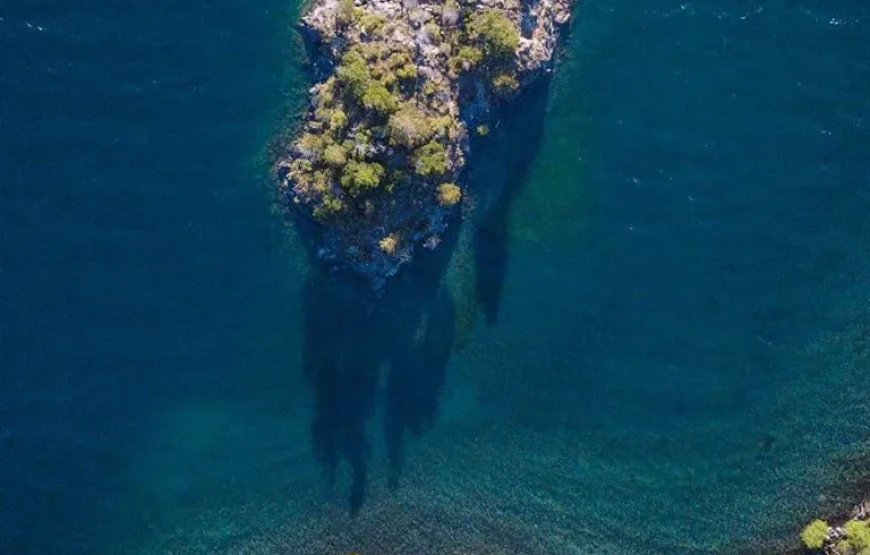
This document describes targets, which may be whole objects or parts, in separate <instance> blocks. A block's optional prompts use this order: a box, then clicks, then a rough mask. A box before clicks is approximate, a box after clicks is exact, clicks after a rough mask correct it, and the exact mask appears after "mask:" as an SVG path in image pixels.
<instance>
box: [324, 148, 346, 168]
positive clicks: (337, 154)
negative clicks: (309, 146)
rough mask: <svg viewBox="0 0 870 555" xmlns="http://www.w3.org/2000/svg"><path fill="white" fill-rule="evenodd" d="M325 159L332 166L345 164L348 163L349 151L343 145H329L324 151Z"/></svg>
mask: <svg viewBox="0 0 870 555" xmlns="http://www.w3.org/2000/svg"><path fill="white" fill-rule="evenodd" d="M323 161H324V162H326V163H327V164H329V165H330V166H334V167H340V166H343V165H345V164H346V163H347V152H346V151H345V150H344V148H343V147H342V146H341V145H336V144H332V145H329V146H328V147H326V149H324V151H323Z"/></svg>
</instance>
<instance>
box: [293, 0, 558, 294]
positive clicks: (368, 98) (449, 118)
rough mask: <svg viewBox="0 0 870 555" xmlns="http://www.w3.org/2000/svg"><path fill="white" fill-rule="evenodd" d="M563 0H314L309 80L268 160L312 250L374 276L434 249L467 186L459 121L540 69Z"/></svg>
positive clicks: (309, 18)
mask: <svg viewBox="0 0 870 555" xmlns="http://www.w3.org/2000/svg"><path fill="white" fill-rule="evenodd" d="M571 1H572V0H481V1H479V2H473V1H467V2H464V3H462V4H459V3H456V2H454V1H453V0H448V1H447V2H426V1H425V0H356V2H354V1H353V0H320V1H319V2H316V3H315V4H314V5H313V6H312V7H311V8H310V10H309V11H308V12H307V14H306V15H305V16H304V17H303V19H302V23H301V27H302V29H303V33H304V35H305V37H306V39H307V40H309V41H310V42H311V45H312V47H313V48H312V51H313V52H314V53H315V54H314V56H315V59H313V60H311V61H312V66H313V67H314V69H315V74H316V78H317V81H318V82H317V84H316V85H314V86H313V87H312V88H311V91H310V93H311V104H310V108H309V111H308V114H307V119H306V121H305V124H304V125H303V126H302V131H301V132H300V133H299V135H298V136H297V137H296V139H295V140H294V141H293V143H292V144H291V145H290V146H289V148H288V149H287V151H286V152H285V153H284V154H283V155H282V156H281V158H280V159H279V161H278V163H277V165H276V168H277V171H278V176H279V180H280V187H281V191H282V193H283V195H284V198H285V199H286V200H287V202H288V204H289V205H291V206H294V207H296V209H297V210H298V212H299V213H300V214H301V215H302V216H303V217H312V218H314V219H315V220H316V221H317V222H318V224H319V231H320V232H321V238H320V239H319V244H318V248H317V250H316V252H317V253H318V256H319V257H320V258H321V259H323V260H325V261H327V262H329V263H331V264H334V265H335V266H338V267H343V268H350V269H352V270H354V271H356V272H358V273H360V274H362V275H363V276H365V277H367V278H369V279H371V280H372V282H373V283H374V284H375V285H376V286H379V285H381V284H383V283H384V281H385V280H386V278H388V277H389V276H391V275H393V274H395V273H396V272H397V271H398V269H399V267H400V266H401V265H402V264H404V263H406V262H409V261H410V260H411V259H412V257H413V252H414V249H415V248H419V247H423V248H436V247H437V245H438V244H439V243H440V235H441V234H442V233H443V232H444V230H445V229H446V226H447V225H448V222H449V220H450V218H451V217H452V216H453V214H454V212H456V211H457V210H458V205H459V204H460V200H461V199H462V198H465V197H467V192H466V191H465V190H464V188H463V186H462V182H461V180H460V179H459V177H460V173H461V171H462V169H463V167H464V166H465V162H466V157H467V155H468V153H469V141H468V133H469V129H475V128H478V127H479V126H480V124H482V123H483V122H484V121H486V120H487V119H488V117H489V114H490V112H491V110H492V109H493V108H494V107H495V106H497V105H499V104H502V103H504V102H507V101H509V100H510V99H512V98H514V97H515V96H516V94H517V93H518V92H519V91H520V90H521V89H522V88H523V87H524V86H525V85H527V84H528V83H530V82H531V81H532V80H534V79H535V78H536V77H537V76H539V75H540V74H541V73H542V72H543V71H545V70H546V69H548V68H549V66H550V64H551V63H552V60H553V53H554V49H555V47H556V43H557V39H558V30H559V27H560V26H561V25H563V24H564V23H566V22H567V21H568V19H569V17H570V8H571Z"/></svg>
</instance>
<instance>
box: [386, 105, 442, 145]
mask: <svg viewBox="0 0 870 555" xmlns="http://www.w3.org/2000/svg"><path fill="white" fill-rule="evenodd" d="M387 132H388V133H389V136H390V142H391V143H393V144H395V145H400V146H404V147H406V148H414V147H416V146H419V145H421V144H423V143H424V142H426V141H427V140H429V138H430V137H431V136H432V133H433V130H432V126H431V125H430V123H429V118H428V117H427V116H426V114H425V113H423V112H422V111H421V110H418V109H417V108H415V107H413V106H411V105H406V106H404V107H403V108H401V109H400V110H399V111H397V112H396V113H395V114H393V115H392V116H390V120H389V121H388V122H387Z"/></svg>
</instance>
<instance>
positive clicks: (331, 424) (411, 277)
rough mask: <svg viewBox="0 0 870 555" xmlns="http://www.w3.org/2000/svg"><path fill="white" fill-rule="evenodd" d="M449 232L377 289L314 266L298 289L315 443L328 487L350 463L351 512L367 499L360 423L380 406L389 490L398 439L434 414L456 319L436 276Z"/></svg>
mask: <svg viewBox="0 0 870 555" xmlns="http://www.w3.org/2000/svg"><path fill="white" fill-rule="evenodd" d="M456 228H458V225H454V226H452V229H453V231H452V233H449V235H448V236H446V237H444V241H443V242H442V244H441V245H440V246H439V248H438V249H436V250H435V251H425V252H418V253H417V255H416V258H415V260H414V262H413V263H412V264H411V265H409V266H408V267H406V268H404V269H403V271H402V272H400V273H399V275H397V276H395V277H393V278H391V279H390V280H389V281H388V283H387V284H386V286H385V290H384V291H383V292H382V294H381V295H376V294H375V293H374V292H373V291H372V288H371V285H370V283H368V282H366V281H364V280H362V279H360V278H358V277H356V276H351V275H347V274H346V273H342V272H335V271H330V270H329V269H328V268H325V267H323V266H322V265H321V264H319V263H316V262H314V263H312V267H311V270H310V272H309V275H308V278H307V280H306V283H305V286H304V288H303V290H302V303H301V306H302V309H303V312H304V314H303V321H304V334H305V337H304V348H303V349H304V351H303V369H304V373H305V378H306V381H307V382H308V384H309V386H310V387H311V391H312V393H313V396H314V414H313V417H312V422H311V441H312V446H313V449H314V454H315V457H316V458H317V460H318V461H319V462H320V463H321V464H322V465H323V468H324V471H325V475H326V479H327V481H328V483H329V485H330V487H335V484H336V472H337V470H338V468H339V466H340V465H341V464H342V462H345V463H347V465H348V466H349V467H350V471H351V486H350V496H349V500H348V502H349V509H350V513H351V515H356V514H357V513H358V512H359V510H360V508H361V507H362V505H363V502H364V499H365V493H366V484H367V476H368V474H369V461H370V459H371V456H370V455H371V451H372V449H371V443H370V441H369V439H368V437H367V432H366V426H367V423H368V422H369V421H370V420H371V419H372V418H373V417H374V415H375V412H376V409H377V408H378V407H379V406H382V407H383V424H382V426H383V428H382V429H383V437H384V443H385V447H386V453H387V464H388V480H389V485H390V486H391V487H396V486H397V485H398V480H399V477H400V475H401V473H402V466H403V460H404V442H405V438H406V437H407V435H408V434H410V435H419V434H421V433H422V432H423V431H425V430H426V428H427V427H428V426H429V425H430V424H431V422H432V421H433V419H434V418H435V416H436V414H437V411H438V401H439V398H440V394H441V390H442V388H443V385H444V381H445V376H446V368H447V363H448V361H449V358H450V354H451V351H452V347H453V340H454V320H455V315H454V313H455V309H454V303H453V299H452V298H451V296H450V294H449V292H448V290H447V288H446V287H444V286H442V283H441V282H442V276H443V274H444V270H445V268H446V265H447V262H448V260H449V258H450V255H451V252H452V250H453V247H454V245H455V243H456Z"/></svg>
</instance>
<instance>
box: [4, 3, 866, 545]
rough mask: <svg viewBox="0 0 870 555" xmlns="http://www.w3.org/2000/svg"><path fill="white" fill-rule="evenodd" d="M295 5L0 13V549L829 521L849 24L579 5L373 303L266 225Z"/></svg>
mask: <svg viewBox="0 0 870 555" xmlns="http://www.w3.org/2000/svg"><path fill="white" fill-rule="evenodd" d="M298 9H299V8H298V6H295V5H287V4H285V3H279V2H277V1H275V0H264V1H263V2H258V3H255V4H250V3H243V2H234V1H223V2H219V3H205V2H188V3H185V4H184V5H177V3H170V2H166V1H165V0H161V1H158V2H156V3H151V4H147V5H146V4H143V5H132V4H131V5H124V4H117V3H110V2H105V1H103V0H89V1H87V2H83V3H79V4H77V5H76V8H75V10H72V11H71V10H70V9H69V8H68V7H65V6H61V5H56V6H55V5H46V4H41V5H40V4H39V3H25V2H13V3H5V4H3V5H2V6H0V44H2V45H3V48H2V51H0V56H2V58H3V61H4V66H3V67H4V69H3V70H2V71H0V93H2V96H0V98H2V101H0V126H2V127H0V129H2V136H3V137H4V139H3V142H2V147H0V157H2V161H3V162H4V164H3V165H2V166H0V187H2V189H0V195H2V197H0V201H2V202H0V214H2V220H0V221H2V230H3V233H2V244H3V256H2V276H3V289H2V291H3V297H4V298H3V302H2V307H3V308H2V325H3V333H2V370H0V372H2V373H0V553H3V554H6V553H10V554H15V555H29V554H38V555H48V554H52V553H58V554H65V555H68V554H78V553H82V554H103V553H106V554H108V553H125V554H143V555H144V554H158V553H160V554H164V553H174V554H180V553H185V554H187V553H190V554H192V553H197V554H199V553H203V554H205V553H209V554H212V553H227V554H230V553H233V554H235V553H239V554H241V553H245V554H254V553H256V554H269V555H271V554H278V553H282V554H283V553H300V554H320V553H323V554H328V553H329V554H332V553H346V552H350V551H355V552H359V553H360V554H361V555H367V554H400V553H410V552H420V553H477V554H487V553H517V554H519V553H522V554H524V555H525V554H534V553H547V554H550V553H553V554H557V553H558V554H563V553H708V552H710V551H718V552H726V553H727V552H736V551H739V550H741V549H745V548H746V546H747V545H751V544H753V543H754V542H758V541H759V539H760V538H761V539H767V540H777V539H782V538H786V539H788V538H790V537H793V534H794V531H795V529H796V528H797V527H798V526H799V525H800V523H801V522H802V521H803V520H805V519H806V518H808V516H809V515H810V514H811V513H813V512H814V511H817V510H820V509H823V508H827V507H830V506H832V505H836V504H837V501H838V500H840V499H841V497H840V495H841V494H843V493H844V492H843V491H841V489H839V488H834V487H833V486H834V485H835V484H834V483H833V482H835V481H836V480H837V478H838V477H837V476H836V475H835V474H834V469H835V468H837V467H836V466H832V463H834V462H835V461H836V460H837V458H838V457H840V456H843V455H847V454H849V453H853V452H854V451H855V450H856V449H861V443H860V442H862V441H866V440H867V438H868V434H870V424H868V423H870V414H868V412H870V410H868V407H870V403H867V397H868V394H867V385H866V384H867V383H868V377H870V346H868V343H870V337H868V329H870V314H868V305H870V249H868V248H867V244H868V239H870V218H868V214H870V133H868V126H870V101H868V98H870V94H868V92H870V91H868V89H870V41H868V40H867V38H866V37H867V36H870V9H868V8H867V7H865V6H864V4H863V3H861V2H841V3H838V4H833V3H822V2H809V1H807V0H801V1H789V2H785V1H777V2H774V1H765V2H755V3H749V2H744V3H737V4H734V3H733V2H732V3H725V2H698V3H683V4H680V3H677V2H668V1H662V0H657V1H656V2H654V3H645V4H642V5H640V6H638V5H637V4H636V3H632V2H625V1H619V0H618V1H616V2H602V1H589V2H584V3H582V4H580V5H578V8H577V10H576V17H575V23H574V24H573V26H572V29H571V33H570V35H569V36H568V37H567V38H566V41H565V49H564V50H565V51H564V53H563V56H562V61H561V64H560V66H559V70H558V71H557V73H556V74H555V76H554V77H553V78H552V79H550V80H548V81H546V82H541V83H540V84H539V85H537V86H536V87H534V89H533V90H530V91H529V93H528V94H527V95H526V96H525V97H524V98H523V99H522V100H520V102H519V103H518V104H517V105H516V106H515V107H514V109H512V110H510V112H509V113H507V114H505V117H504V119H503V121H502V123H501V124H500V125H499V126H498V128H496V129H494V131H493V133H492V134H491V136H490V137H487V138H486V139H485V140H481V141H478V142H477V143H475V144H474V145H473V149H474V152H473V160H472V165H471V167H470V168H469V173H468V176H467V178H468V179H469V182H470V183H471V184H472V186H473V187H474V190H475V196H476V206H475V207H474V210H473V211H471V212H470V213H469V214H468V215H467V217H466V219H465V221H464V223H463V224H462V226H457V233H456V234H455V236H454V237H453V238H451V240H449V241H447V242H446V244H445V245H444V248H442V249H441V251H439V252H438V253H437V254H436V256H434V257H431V258H429V259H420V260H418V261H417V263H416V264H415V266H414V268H413V269H412V270H411V271H408V272H405V274H403V275H402V276H400V278H399V279H397V280H396V281H395V283H393V284H391V286H390V289H389V290H388V292H387V295H386V296H385V297H384V298H382V299H380V300H377V301H373V300H371V299H369V298H368V297H367V295H365V294H363V293H361V292H360V291H359V290H358V289H357V288H355V287H354V286H353V285H352V284H347V283H342V282H340V281H339V280H336V279H335V278H333V277H331V276H327V275H323V274H321V273H319V272H318V271H317V270H316V268H313V267H312V265H311V263H310V262H309V261H308V260H307V257H306V254H305V250H304V249H303V248H302V245H301V243H300V241H299V240H298V239H297V238H296V237H295V235H294V234H293V233H292V232H291V231H288V230H287V229H286V227H285V224H284V222H282V218H281V216H280V214H279V213H277V211H275V210H273V207H272V200H273V199H272V197H271V192H270V183H269V182H268V178H267V176H266V175H265V174H266V166H267V160H268V155H267V154H266V145H267V144H268V143H269V142H270V140H271V139H272V138H273V137H274V136H275V134H276V132H277V130H276V125H275V122H280V121H283V118H284V114H286V113H288V112H289V113H294V112H295V111H296V110H298V108H299V106H301V104H302V102H303V101H304V92H305V87H306V86H307V76H306V74H305V72H304V71H303V68H302V65H301V64H302V59H303V49H302V45H301V44H300V43H299V41H298V38H297V37H296V36H295V35H294V34H293V32H292V31H290V30H289V29H290V27H291V26H292V24H293V22H294V21H295V20H296V18H297V17H298ZM330 469H333V471H334V472H333V473H332V479H333V481H332V483H331V485H330V474H331V472H330ZM845 493H847V494H848V493H849V492H848V491H847V492H845ZM351 514H353V515H354V516H353V517H351Z"/></svg>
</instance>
